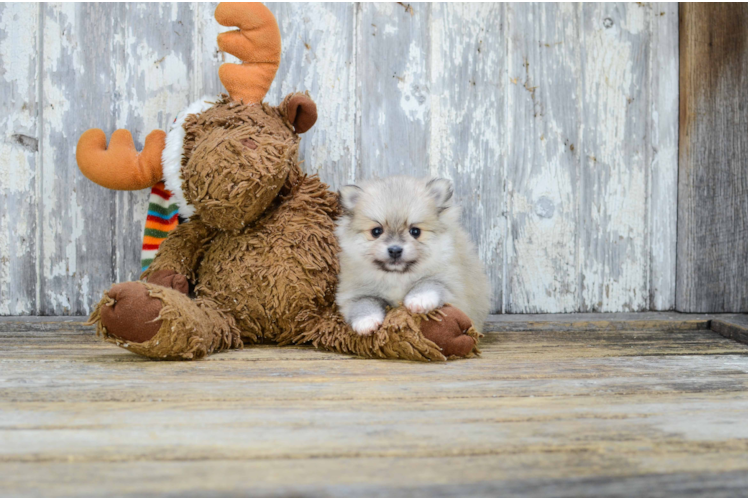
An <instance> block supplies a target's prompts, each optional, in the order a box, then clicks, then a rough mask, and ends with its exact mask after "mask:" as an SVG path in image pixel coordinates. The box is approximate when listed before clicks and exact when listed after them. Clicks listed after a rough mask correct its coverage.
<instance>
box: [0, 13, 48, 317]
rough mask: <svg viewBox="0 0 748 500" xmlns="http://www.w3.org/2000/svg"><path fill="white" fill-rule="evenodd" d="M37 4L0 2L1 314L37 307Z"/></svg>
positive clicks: (38, 164)
mask: <svg viewBox="0 0 748 500" xmlns="http://www.w3.org/2000/svg"><path fill="white" fill-rule="evenodd" d="M39 20H40V16H39V6H38V5H36V4H31V3H28V4H18V3H10V4H2V5H0V315H8V314H34V313H35V312H38V309H39V304H38V302H37V296H36V292H37V282H38V279H39V273H38V271H39V270H38V269H37V265H36V263H37V252H38V249H39V241H38V238H37V228H38V226H37V218H38V215H39V213H38V209H39V207H38V202H37V200H38V196H37V194H38V193H37V183H38V181H39V179H40V172H39V171H40V153H39V130H40V128H39V126H40V121H39V118H38V113H39V67H40V65H39V62H40V61H39V33H40V31H39Z"/></svg>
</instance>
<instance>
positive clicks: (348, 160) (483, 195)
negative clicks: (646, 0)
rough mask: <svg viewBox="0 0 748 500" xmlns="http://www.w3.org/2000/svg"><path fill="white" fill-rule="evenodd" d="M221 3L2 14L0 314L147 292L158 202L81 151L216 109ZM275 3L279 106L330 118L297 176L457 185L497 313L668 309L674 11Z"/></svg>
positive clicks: (65, 309) (79, 307) (312, 135)
mask: <svg viewBox="0 0 748 500" xmlns="http://www.w3.org/2000/svg"><path fill="white" fill-rule="evenodd" d="M215 6H216V3H215V2H212V3H195V4H160V5H152V4H122V5H120V4H106V5H104V4H101V5H84V4H73V5H66V6H62V5H52V4H45V5H41V6H39V4H37V5H36V6H34V5H28V6H23V7H22V6H16V5H6V6H3V12H5V14H0V16H2V17H1V18H0V19H2V24H0V47H2V51H0V57H2V58H3V61H6V60H8V61H11V62H12V64H5V63H4V64H3V66H2V69H1V70H0V71H1V72H2V74H1V76H0V92H2V93H3V94H2V96H3V102H2V104H0V106H2V111H3V112H4V116H5V117H6V118H3V119H0V127H2V130H3V134H4V139H3V142H2V144H3V146H2V147H3V148H5V149H3V155H1V158H0V162H2V163H0V167H2V168H1V169H0V180H2V182H0V207H1V208H0V210H2V211H0V314H2V315H7V314H34V313H36V314H86V313H88V312H89V310H90V307H91V304H93V303H94V302H95V300H96V299H97V298H98V297H99V296H100V293H101V291H102V290H103V289H105V288H106V287H107V286H108V285H109V284H110V283H111V282H113V281H123V280H129V279H133V278H135V277H136V276H138V274H139V262H138V260H139V252H140V242H141V233H142V228H143V223H144V213H145V208H146V204H147V196H148V193H147V191H139V192H133V193H122V192H121V193H113V192H111V191H108V190H105V189H103V188H99V187H97V186H95V185H93V184H92V183H91V182H89V181H88V180H86V179H85V178H83V177H82V176H81V174H80V173H79V172H78V169H77V167H76V165H75V161H74V146H75V141H76V139H77V137H78V135H79V134H80V133H81V132H82V131H83V130H85V129H87V128H90V127H99V128H103V129H104V130H105V132H106V133H107V134H110V133H111V132H112V131H113V130H114V129H115V128H118V127H121V128H128V129H130V130H131V131H132V132H133V135H134V138H135V143H136V146H138V147H140V146H141V145H142V141H143V139H144V137H145V134H147V133H148V132H149V131H150V130H152V129H154V128H162V129H164V128H168V126H169V124H170V122H171V120H172V119H173V117H174V115H175V114H176V113H177V112H178V111H179V110H181V109H182V108H183V107H184V105H185V104H187V103H189V102H191V101H192V100H194V99H197V98H199V97H201V96H203V95H206V94H207V95H215V94H217V93H219V92H221V91H222V90H223V87H222V86H221V84H220V81H219V80H218V76H217V75H218V73H217V71H218V67H219V66H220V64H221V63H222V62H224V61H235V59H234V58H233V56H230V55H227V54H224V53H221V52H220V51H218V50H217V47H216V42H215V38H216V35H217V34H218V33H219V32H222V31H226V30H228V29H230V28H226V27H221V26H219V25H218V24H217V23H216V22H215V20H214V19H213V12H214V10H215ZM268 6H269V8H270V9H271V11H272V12H274V14H275V15H276V16H277V18H278V21H279V26H280V29H281V34H282V37H283V55H282V63H281V67H280V69H279V72H278V77H277V78H276V81H275V82H274V83H273V86H272V87H271V89H270V92H269V95H268V101H269V102H271V103H273V104H275V103H277V102H279V100H280V99H281V98H282V97H283V96H284V95H286V94H288V93H289V92H292V91H296V90H308V91H310V93H311V95H312V97H313V98H314V99H315V101H316V102H317V104H318V108H319V119H318V122H317V125H316V126H315V127H314V128H313V129H312V130H310V131H309V132H308V133H307V134H306V135H305V137H304V139H303V141H302V148H301V151H300V155H301V158H302V160H303V161H304V163H303V166H304V168H305V169H306V171H307V172H309V173H318V174H319V175H320V177H321V179H322V180H323V181H324V182H327V183H328V184H330V185H331V186H332V187H333V189H336V188H337V187H339V186H340V185H342V184H346V183H351V182H355V181H357V180H360V179H364V178H368V177H372V176H386V175H390V174H398V173H405V174H411V175H440V176H444V177H448V178H450V179H452V180H453V182H454V183H455V192H456V197H457V199H458V201H459V203H460V204H461V205H462V206H463V212H464V220H465V224H466V226H467V228H468V230H469V232H470V234H471V236H472V237H473V239H474V240H475V242H476V245H477V247H478V251H479V254H480V257H481V259H482V260H483V261H484V263H485V264H486V267H487V272H488V274H489V277H490V282H491V289H492V311H493V312H508V313H521V312H538V313H543V312H581V311H598V310H599V311H637V310H645V309H652V310H666V309H670V308H672V306H673V304H674V293H675V281H674V279H675V278H674V273H675V268H674V266H675V254H674V252H675V240H676V232H675V231H676V228H675V216H676V212H675V206H676V192H675V180H676V178H677V171H676V163H675V161H676V159H675V156H674V151H675V148H676V147H677V130H678V123H677V116H676V113H677V110H676V109H675V107H674V102H675V99H677V92H676V85H675V82H676V81H677V77H678V76H677V71H676V70H677V61H676V60H675V55H676V52H675V51H676V50H677V46H678V41H677V36H678V33H677V26H676V25H675V20H674V16H675V10H674V9H675V8H674V7H673V6H672V5H669V4H662V5H661V4H641V5H616V4H611V5H598V4H587V5H584V6H582V5H578V4H568V5H553V4H528V5H508V4H507V5H505V4H486V5H470V4H456V5H442V4H433V5H432V4H413V5H408V4H403V5H399V4H396V3H393V4H352V3H348V4H329V3H321V4H296V3H291V4H281V3H277V4H276V3H270V4H268ZM35 8H36V9H37V10H36V11H34V9H35ZM35 12H36V15H35ZM20 14H23V16H22V17H23V21H22V22H19V21H18V19H20V17H19V15H20ZM7 19H11V20H12V21H13V22H10V21H8V20H7ZM608 25H609V26H608ZM37 45H38V47H37ZM37 101H38V102H37ZM26 103H28V105H26V107H24V105H25V104H26ZM14 137H15V138H16V139H14ZM26 137H28V138H30V139H29V140H27V139H24V138H26ZM34 139H36V140H37V142H36V144H37V145H36V146H35V147H36V148H37V150H36V151H32V150H30V149H29V145H31V149H34V146H33V144H34V141H33V140H34ZM18 141H21V142H20V143H19V142H18ZM572 146H573V148H574V150H572ZM6 153H7V154H6ZM735 189H738V188H737V187H736V188H735ZM738 194H739V193H738ZM734 219H735V220H736V221H737V220H739V219H738V217H737V216H736V217H735V218H734ZM16 243H18V244H16ZM684 272H685V271H684ZM736 286H737V285H736ZM684 293H686V292H684ZM712 295H713V296H718V295H719V294H718V293H713V294H712ZM37 297H38V301H37ZM715 300H716V299H715ZM725 310H727V309H725ZM732 310H735V309H732Z"/></svg>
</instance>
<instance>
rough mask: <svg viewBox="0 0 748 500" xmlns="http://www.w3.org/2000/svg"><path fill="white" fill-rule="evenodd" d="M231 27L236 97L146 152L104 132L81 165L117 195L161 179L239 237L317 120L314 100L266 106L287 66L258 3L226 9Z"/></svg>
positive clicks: (195, 113) (222, 11)
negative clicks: (282, 65) (279, 73)
mask: <svg viewBox="0 0 748 500" xmlns="http://www.w3.org/2000/svg"><path fill="white" fill-rule="evenodd" d="M215 17H216V20H217V21H218V22H219V23H220V24H222V25H224V26H237V27H238V28H239V29H238V30H233V31H228V32H226V33H221V34H220V35H219V36H218V46H219V48H220V49H221V50H223V51H224V52H228V53H230V54H233V55H235V56H237V57H238V58H240V59H241V60H242V61H243V62H242V64H230V63H227V64H223V65H222V66H221V68H220V69H219V76H220V78H221V82H222V83H223V84H224V86H225V87H226V89H227V90H228V95H224V96H222V97H219V98H217V99H216V98H210V97H207V98H203V99H200V100H198V101H197V102H195V103H193V104H192V105H190V106H189V107H187V108H186V109H185V110H183V111H182V112H181V113H179V115H178V116H177V119H176V120H175V122H174V124H173V126H172V129H171V131H170V132H169V133H168V135H167V134H164V133H163V132H161V131H154V132H152V133H151V134H149V136H148V137H147V138H146V141H145V146H144V148H143V151H142V152H140V153H138V152H137V151H136V150H135V147H134V145H133V142H132V137H131V136H130V134H129V132H127V131H125V130H118V131H116V132H115V133H114V134H113V135H112V140H111V142H110V144H109V148H108V149H107V148H106V137H105V136H104V133H103V132H102V131H101V130H98V129H94V130H89V131H87V132H86V133H84V134H83V135H82V136H81V138H80V140H79V142H78V151H77V158H78V165H79V167H80V169H81V171H82V172H83V173H84V174H85V175H86V176H87V177H89V178H90V179H91V180H93V181H94V182H96V183H98V184H101V185H103V186H105V187H108V188H111V189H142V188H144V187H150V186H153V185H154V184H155V183H156V182H158V181H159V180H160V179H161V178H162V177H163V178H164V180H165V184H166V187H167V188H168V190H169V191H171V192H172V193H173V194H174V195H175V198H176V201H177V203H178V204H179V211H180V212H181V213H182V214H183V215H185V216H192V215H195V214H196V215H198V216H199V217H200V218H201V219H202V220H203V222H205V223H206V224H208V225H209V226H212V227H215V228H217V229H222V230H228V231H235V230H240V229H241V228H242V227H244V226H246V225H248V224H250V223H251V222H252V221H254V220H255V219H256V218H257V217H258V216H259V215H260V214H261V213H262V212H263V211H264V210H265V209H266V208H267V207H268V206H269V204H270V203H272V202H273V200H274V199H275V198H276V197H277V195H278V193H279V192H280V189H281V188H282V187H283V185H284V183H285V182H286V180H287V178H288V176H289V173H290V172H291V171H292V169H293V167H294V165H295V164H296V162H297V156H298V146H299V136H298V134H300V133H303V132H306V131H307V130H309V129H310V128H311V127H312V126H313V125H314V123H315V121H316V119H317V108H316V106H315V104H314V102H313V101H312V100H311V99H310V98H309V96H308V95H306V94H301V93H295V94H291V95H289V96H287V97H286V98H285V99H284V100H283V102H282V103H281V104H280V105H279V106H277V107H273V106H269V105H267V104H265V103H263V102H262V99H263V98H264V96H265V94H266V93H267V91H268V89H269V88H270V85H271V83H272V81H273V78H274V77H275V73H276V71H277V69H278V65H279V64H280V52H281V46H280V31H279V30H278V25H277V23H276V21H275V18H274V17H273V15H272V13H271V12H270V11H269V10H268V9H267V7H265V6H264V5H262V4H260V3H221V4H219V5H218V8H217V9H216V13H215Z"/></svg>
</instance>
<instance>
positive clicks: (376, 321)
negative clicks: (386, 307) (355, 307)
mask: <svg viewBox="0 0 748 500" xmlns="http://www.w3.org/2000/svg"><path fill="white" fill-rule="evenodd" d="M382 321H384V317H383V316H380V315H377V314H370V315H368V316H362V317H360V318H356V319H355V320H353V322H352V323H351V327H352V328H353V331H354V332H356V333H358V334H359V335H371V334H372V333H374V332H376V331H377V330H378V329H379V327H380V326H382Z"/></svg>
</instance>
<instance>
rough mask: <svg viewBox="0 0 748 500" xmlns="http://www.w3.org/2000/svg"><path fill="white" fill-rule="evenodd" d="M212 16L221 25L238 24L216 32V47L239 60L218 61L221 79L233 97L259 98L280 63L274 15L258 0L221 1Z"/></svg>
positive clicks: (242, 98)
mask: <svg viewBox="0 0 748 500" xmlns="http://www.w3.org/2000/svg"><path fill="white" fill-rule="evenodd" d="M215 16H216V21H218V22H219V23H220V24H221V25H223V26H236V27H238V28H239V29H238V30H233V31H227V32H226V33H221V34H220V35H218V48H219V49H221V50H222V51H224V52H228V53H229V54H231V55H233V56H236V57H238V58H239V59H241V60H242V61H243V63H242V64H232V63H225V64H222V65H221V67H220V68H219V69H218V76H219V77H220V79H221V83H223V86H224V87H226V90H228V91H229V95H230V96H231V98H232V99H233V100H235V101H244V102H245V103H250V102H261V101H262V98H263V97H265V94H267V92H268V89H269V88H270V85H271V84H272V83H273V78H275V72H276V71H278V65H279V64H280V57H281V38H280V30H279V29H278V23H277V22H276V21H275V16H273V14H272V12H270V10H268V8H267V7H265V6H264V5H263V4H261V3H259V2H240V3H228V2H222V3H220V4H218V7H217V8H216V13H215Z"/></svg>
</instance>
